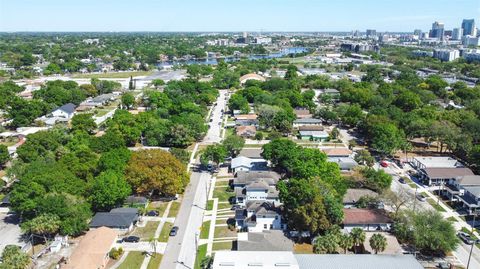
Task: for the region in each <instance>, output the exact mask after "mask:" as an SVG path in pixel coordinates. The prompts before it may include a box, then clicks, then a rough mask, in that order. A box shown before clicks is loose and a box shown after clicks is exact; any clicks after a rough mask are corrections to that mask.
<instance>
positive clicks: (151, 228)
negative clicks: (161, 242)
mask: <svg viewBox="0 0 480 269" xmlns="http://www.w3.org/2000/svg"><path fill="white" fill-rule="evenodd" d="M159 224H160V221H149V222H147V224H146V225H145V227H137V228H136V229H135V231H133V233H132V235H136V236H138V237H140V238H141V239H142V240H149V239H150V238H152V237H153V236H154V235H155V231H156V230H157V227H158V225H159Z"/></svg>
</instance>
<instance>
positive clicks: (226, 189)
mask: <svg viewBox="0 0 480 269" xmlns="http://www.w3.org/2000/svg"><path fill="white" fill-rule="evenodd" d="M233 196H235V194H234V193H233V190H232V188H230V186H215V189H214V190H213V198H218V201H219V202H229V201H230V198H231V197H233Z"/></svg>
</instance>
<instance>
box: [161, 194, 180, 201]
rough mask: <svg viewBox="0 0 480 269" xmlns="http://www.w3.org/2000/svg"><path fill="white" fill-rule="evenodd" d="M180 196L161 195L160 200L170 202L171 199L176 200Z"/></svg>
mask: <svg viewBox="0 0 480 269" xmlns="http://www.w3.org/2000/svg"><path fill="white" fill-rule="evenodd" d="M177 199H178V197H177V196H176V195H175V196H161V197H160V198H158V200H159V201H160V202H170V201H175V200H177Z"/></svg>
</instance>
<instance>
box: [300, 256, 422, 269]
mask: <svg viewBox="0 0 480 269" xmlns="http://www.w3.org/2000/svg"><path fill="white" fill-rule="evenodd" d="M295 258H296V260H297V262H298V266H299V268H300V269H318V268H322V269H385V268H388V269H423V266H422V265H421V264H420V263H419V262H418V261H417V260H416V259H415V258H414V257H413V256H412V255H375V254H372V255H368V254H365V255H345V254H297V255H295ZM320 265H321V266H320Z"/></svg>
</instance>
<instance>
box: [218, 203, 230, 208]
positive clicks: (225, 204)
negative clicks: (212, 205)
mask: <svg viewBox="0 0 480 269" xmlns="http://www.w3.org/2000/svg"><path fill="white" fill-rule="evenodd" d="M231 207H232V205H231V204H230V203H219V204H218V206H217V209H225V208H231Z"/></svg>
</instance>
